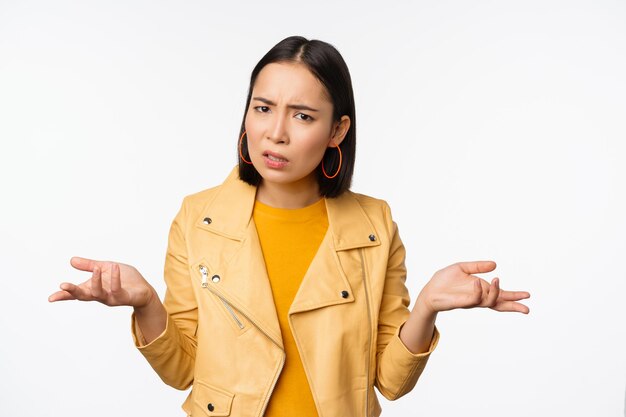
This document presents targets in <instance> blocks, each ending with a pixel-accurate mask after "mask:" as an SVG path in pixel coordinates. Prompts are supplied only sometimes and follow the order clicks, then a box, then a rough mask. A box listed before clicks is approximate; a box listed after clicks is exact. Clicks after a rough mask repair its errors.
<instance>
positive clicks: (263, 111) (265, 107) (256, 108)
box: [254, 106, 270, 113]
mask: <svg viewBox="0 0 626 417" xmlns="http://www.w3.org/2000/svg"><path fill="white" fill-rule="evenodd" d="M254 109H255V110H256V111H260V112H261V113H267V112H268V111H269V109H270V108H269V107H267V106H256V107H255V108H254Z"/></svg>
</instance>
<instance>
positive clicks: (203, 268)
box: [199, 265, 244, 329]
mask: <svg viewBox="0 0 626 417" xmlns="http://www.w3.org/2000/svg"><path fill="white" fill-rule="evenodd" d="M199 269H200V273H201V274H202V282H201V284H200V285H201V286H202V288H207V287H208V286H209V270H208V269H207V267H206V266H204V265H200V267H199ZM211 292H213V291H211ZM213 294H215V293H213ZM215 295H217V294H215ZM217 296H218V298H219V299H220V300H222V304H224V307H226V310H228V312H229V313H230V316H231V317H232V318H233V320H235V323H237V326H239V328H240V329H243V327H244V325H243V323H242V322H241V320H239V318H238V317H237V315H236V314H235V312H234V311H233V308H232V307H231V306H230V304H228V302H227V301H226V300H224V299H223V298H222V297H221V296H220V295H217Z"/></svg>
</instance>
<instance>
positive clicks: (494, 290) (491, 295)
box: [483, 278, 500, 307]
mask: <svg viewBox="0 0 626 417" xmlns="http://www.w3.org/2000/svg"><path fill="white" fill-rule="evenodd" d="M499 284H500V283H499V279H498V278H494V279H493V280H492V281H491V285H490V286H489V290H488V291H489V292H488V294H487V300H486V301H485V303H484V304H483V305H484V306H486V307H493V306H495V305H496V303H497V302H498V295H499V294H500V285H499Z"/></svg>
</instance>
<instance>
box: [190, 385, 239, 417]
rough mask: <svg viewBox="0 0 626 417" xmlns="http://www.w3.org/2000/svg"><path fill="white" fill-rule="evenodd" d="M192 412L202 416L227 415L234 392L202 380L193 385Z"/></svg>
mask: <svg viewBox="0 0 626 417" xmlns="http://www.w3.org/2000/svg"><path fill="white" fill-rule="evenodd" d="M192 395H193V403H194V410H193V411H194V413H193V415H194V416H195V415H196V413H200V412H202V414H201V415H202V416H229V415H230V409H231V407H232V405H233V397H234V396H235V394H233V393H230V392H228V391H226V390H223V389H221V388H218V387H216V386H213V385H210V384H207V383H205V382H202V381H196V382H195V383H194V385H193V392H192Z"/></svg>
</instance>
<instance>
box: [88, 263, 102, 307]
mask: <svg viewBox="0 0 626 417" xmlns="http://www.w3.org/2000/svg"><path fill="white" fill-rule="evenodd" d="M102 293H103V290H102V271H101V270H100V267H99V266H97V265H96V266H94V267H93V275H92V276H91V295H93V296H94V298H96V299H100V298H102Z"/></svg>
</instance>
